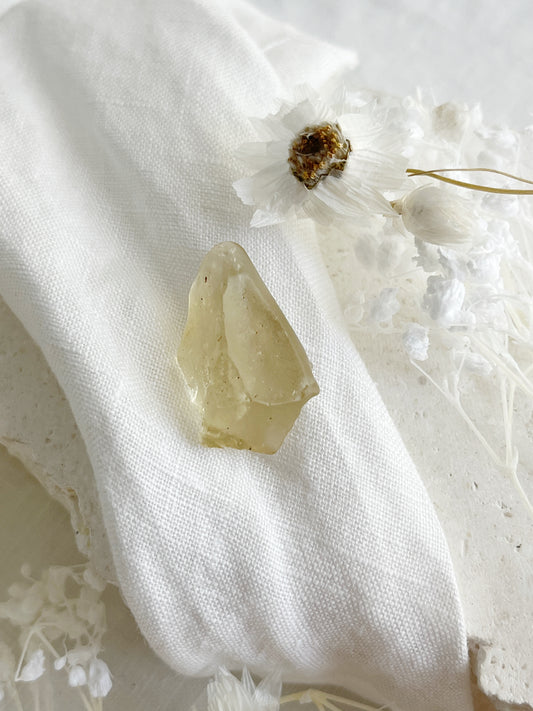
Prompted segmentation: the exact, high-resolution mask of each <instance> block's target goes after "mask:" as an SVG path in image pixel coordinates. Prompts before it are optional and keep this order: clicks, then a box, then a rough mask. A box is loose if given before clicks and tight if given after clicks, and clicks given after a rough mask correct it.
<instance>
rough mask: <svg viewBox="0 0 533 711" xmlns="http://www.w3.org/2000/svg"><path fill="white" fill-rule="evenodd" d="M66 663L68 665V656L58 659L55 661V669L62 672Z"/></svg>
mask: <svg viewBox="0 0 533 711" xmlns="http://www.w3.org/2000/svg"><path fill="white" fill-rule="evenodd" d="M66 663H67V655H66V654H64V655H63V656H62V657H58V658H57V659H54V669H55V670H56V671H61V669H63V668H64V666H65V664H66Z"/></svg>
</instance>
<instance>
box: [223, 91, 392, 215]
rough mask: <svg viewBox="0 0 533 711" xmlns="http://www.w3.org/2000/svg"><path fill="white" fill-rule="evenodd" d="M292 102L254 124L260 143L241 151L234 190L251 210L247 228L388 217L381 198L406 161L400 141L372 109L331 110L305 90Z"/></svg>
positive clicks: (387, 204) (386, 204) (386, 203)
mask: <svg viewBox="0 0 533 711" xmlns="http://www.w3.org/2000/svg"><path fill="white" fill-rule="evenodd" d="M299 93H300V94H301V100H300V101H298V103H295V104H294V103H293V104H287V103H285V104H283V105H282V106H281V107H280V109H279V111H278V112H277V113H275V114H271V115H269V116H267V117H266V118H264V119H256V120H253V125H254V127H255V129H256V131H257V132H258V134H259V138H260V140H259V141H258V142H255V143H248V144H245V145H244V146H242V147H241V150H240V151H239V157H240V158H241V159H242V160H243V162H245V163H246V164H247V166H248V167H249V168H250V171H251V172H252V175H251V176H250V177H246V178H242V179H240V180H237V181H236V182H235V183H234V184H233V187H234V188H235V190H236V192H237V195H238V196H239V197H240V199H241V200H242V201H243V203H244V204H246V205H253V206H255V207H256V211H255V213H254V215H253V218H252V221H251V224H252V226H254V227H263V226H265V225H271V224H277V223H279V222H283V221H284V220H285V219H287V218H288V217H291V216H292V215H305V216H308V217H312V218H313V219H315V220H317V221H319V222H323V223H330V222H331V221H332V219H335V218H341V219H344V218H351V217H357V216H360V215H363V214H366V215H368V214H384V215H394V214H395V213H394V210H393V209H392V207H391V204H390V200H389V199H388V198H387V197H386V196H385V193H387V192H388V191H395V190H398V189H400V188H401V187H402V184H403V182H404V179H405V168H406V159H405V158H404V157H403V156H402V155H401V154H400V148H401V146H400V145H399V144H400V143H401V137H400V136H398V135H397V134H396V133H395V132H394V131H393V130H392V128H390V129H388V128H387V122H386V110H382V109H380V108H379V106H378V103H377V102H371V103H368V104H366V105H364V106H358V107H357V108H353V109H348V108H347V107H346V103H345V102H342V103H341V104H340V105H339V106H338V107H337V110H336V109H335V107H333V106H328V105H326V104H325V103H323V101H321V99H320V98H319V97H318V96H317V95H315V94H314V93H313V92H311V91H310V90H308V89H305V90H301V91H300V92H299Z"/></svg>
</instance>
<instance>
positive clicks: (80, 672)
mask: <svg viewBox="0 0 533 711" xmlns="http://www.w3.org/2000/svg"><path fill="white" fill-rule="evenodd" d="M86 683H87V674H86V672H85V669H84V668H83V667H81V666H80V665H79V664H76V665H75V666H73V667H71V668H70V669H69V671H68V685H69V686H83V685H84V684H86Z"/></svg>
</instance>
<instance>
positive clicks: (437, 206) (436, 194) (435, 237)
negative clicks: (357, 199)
mask: <svg viewBox="0 0 533 711" xmlns="http://www.w3.org/2000/svg"><path fill="white" fill-rule="evenodd" d="M394 207H395V209H396V210H397V211H398V212H399V213H400V214H401V216H402V219H403V223H404V225H405V226H406V228H407V229H408V230H409V232H411V233H412V234H413V235H415V237H418V238H419V239H421V240H424V241H425V242H431V243H432V244H464V243H466V242H469V241H470V239H471V237H472V233H473V232H474V230H475V228H476V223H475V220H474V218H473V217H472V205H471V203H470V202H468V201H467V200H464V199H463V198H461V197H459V196H457V195H454V194H453V193H451V192H449V191H447V190H444V189H441V188H437V187H435V186H433V185H425V186H424V187H422V188H417V189H416V190H413V191H412V192H410V193H408V194H407V195H406V196H405V197H404V198H403V199H402V200H400V201H398V202H397V203H395V204H394Z"/></svg>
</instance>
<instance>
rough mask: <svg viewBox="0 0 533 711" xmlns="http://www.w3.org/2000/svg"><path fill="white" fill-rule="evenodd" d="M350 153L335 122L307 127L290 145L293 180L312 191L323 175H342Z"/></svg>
mask: <svg viewBox="0 0 533 711" xmlns="http://www.w3.org/2000/svg"><path fill="white" fill-rule="evenodd" d="M351 150H352V147H351V146H350V141H349V140H348V139H347V138H344V136H343V135H342V131H341V127H340V126H339V124H338V123H335V124H331V123H323V124H320V125H319V126H306V127H305V128H304V129H303V131H300V133H299V134H298V135H297V136H296V138H295V139H294V141H293V142H292V143H291V147H290V149H289V159H288V160H289V166H290V168H291V172H292V174H293V175H294V177H295V178H297V179H298V180H299V181H300V182H301V183H303V184H304V185H305V187H306V188H307V189H308V190H311V189H312V188H314V187H315V185H317V184H318V183H319V182H320V181H321V180H322V179H323V178H325V177H326V175H329V174H330V173H333V174H335V173H337V174H338V173H341V172H342V171H343V170H344V166H345V165H346V161H347V159H348V154H349V153H350V151H351Z"/></svg>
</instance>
